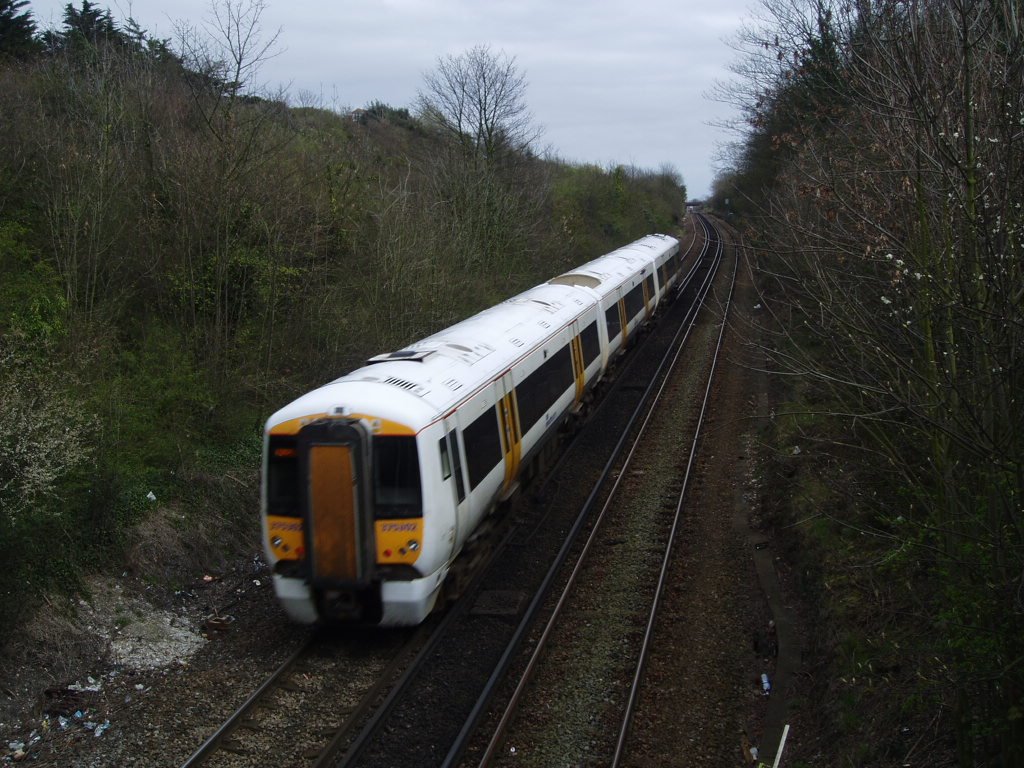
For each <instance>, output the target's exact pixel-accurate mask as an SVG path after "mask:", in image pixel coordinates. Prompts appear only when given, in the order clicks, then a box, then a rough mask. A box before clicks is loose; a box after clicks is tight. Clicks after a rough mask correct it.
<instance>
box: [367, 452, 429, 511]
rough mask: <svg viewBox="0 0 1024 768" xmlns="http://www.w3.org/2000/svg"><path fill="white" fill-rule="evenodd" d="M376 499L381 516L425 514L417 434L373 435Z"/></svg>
mask: <svg viewBox="0 0 1024 768" xmlns="http://www.w3.org/2000/svg"><path fill="white" fill-rule="evenodd" d="M373 501H374V513H375V515H376V517H377V518H396V517H421V516H422V515H423V498H422V492H421V490H420V460H419V456H418V455H417V453H416V438H415V437H374V438H373Z"/></svg>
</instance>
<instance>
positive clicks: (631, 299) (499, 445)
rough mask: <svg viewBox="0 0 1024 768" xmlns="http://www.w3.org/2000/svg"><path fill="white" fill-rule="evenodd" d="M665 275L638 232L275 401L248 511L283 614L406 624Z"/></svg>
mask: <svg viewBox="0 0 1024 768" xmlns="http://www.w3.org/2000/svg"><path fill="white" fill-rule="evenodd" d="M681 270H682V257H681V255H680V250H679V241H678V240H677V239H676V238H674V237H671V236H669V235H663V234H655V235H648V236H646V237H643V238H641V239H639V240H636V241H635V242H633V243H630V244H629V245H626V246H624V247H622V248H619V249H618V250H615V251H613V252H611V253H608V254H606V255H604V256H601V257H599V258H597V259H594V260H593V261H590V262H588V263H586V264H584V265H582V266H580V267H578V268H576V269H574V270H572V271H570V272H566V273H565V274H562V275H559V276H557V277H555V278H552V279H551V280H548V281H547V282H546V283H544V284H542V285H538V286H536V287H534V288H531V289H529V290H527V291H525V292H523V293H521V294H519V295H517V296H514V297H512V298H510V299H507V300H506V301H504V302H502V303H501V304H498V305H497V306H494V307H491V308H490V309H487V310H484V311H482V312H480V313H479V314H476V315H474V316H472V317H470V318H468V319H467V320H464V321H462V322H460V323H458V324H456V325H453V326H451V327H450V328H447V329H445V330H443V331H441V332H439V333H436V334H434V335H433V336H430V337H428V338H425V339H423V340H421V341H417V342H415V343H413V344H410V345H408V346H407V347H405V348H403V349H400V350H398V351H395V352H389V353H386V354H381V355H378V356H376V357H373V358H371V359H370V360H368V361H367V363H366V365H364V366H363V367H361V368H358V369H357V370H355V371H352V372H351V373H348V374H346V375H344V376H342V377H341V378H338V379H335V380H334V381H331V382H329V383H327V384H324V385H323V386H321V387H319V388H317V389H314V390H312V391H311V392H308V393H306V394H305V395H302V396H301V397H299V398H298V399H296V400H294V401H292V402H291V403H288V404H287V405H285V406H284V407H283V408H281V409H280V410H278V411H277V412H276V413H274V414H273V415H272V416H271V417H270V418H269V419H268V420H267V422H266V426H265V429H264V436H263V459H262V470H263V471H262V480H261V517H262V524H263V542H264V547H265V550H266V555H267V558H268V562H269V565H270V568H271V570H272V574H273V584H274V590H275V594H276V597H277V599H278V600H279V601H280V603H281V605H282V606H283V608H284V611H285V612H286V613H287V615H288V617H289V618H290V619H291V620H293V621H295V622H299V623H304V624H313V623H336V622H343V623H347V622H354V623H358V624H371V625H382V626H411V625H416V624H419V623H421V622H422V621H423V620H424V619H425V618H426V617H427V616H428V615H429V614H430V613H431V611H432V610H433V609H434V607H435V605H436V604H438V601H439V597H441V596H442V591H443V588H444V585H445V580H446V578H448V577H449V575H450V574H451V573H452V569H453V566H454V564H455V563H456V562H457V558H458V557H459V555H460V553H462V552H463V550H464V549H466V548H467V543H468V542H471V541H473V540H474V536H475V535H476V534H478V533H479V531H480V530H482V529H483V527H485V526H484V523H485V521H487V520H488V518H489V516H491V515H492V514H493V513H494V511H495V510H496V509H498V508H500V507H501V506H502V503H503V502H504V501H507V500H508V499H510V498H511V497H513V496H514V495H515V494H516V491H517V489H518V488H519V486H520V482H521V480H522V478H523V476H524V473H525V471H526V470H527V469H528V468H531V467H532V464H533V462H534V461H535V460H536V459H537V457H538V456H539V455H540V454H541V451H542V449H543V448H544V446H545V445H548V444H549V441H550V440H551V438H552V437H553V436H554V435H555V434H556V432H557V430H558V429H559V427H560V426H561V425H562V424H563V423H564V422H566V421H567V420H568V419H570V418H572V417H573V415H574V414H576V413H578V412H579V410H580V409H581V407H582V405H583V403H584V402H585V400H586V399H587V398H588V397H589V394H590V393H591V391H592V390H593V388H594V387H595V385H597V383H598V382H600V381H601V380H602V378H603V377H605V375H606V373H607V372H608V370H609V367H610V366H611V365H612V363H613V361H614V360H615V359H616V357H617V356H618V355H620V354H621V353H622V352H623V351H624V350H625V349H626V348H627V347H628V346H629V344H630V343H631V341H632V340H633V338H634V337H635V336H636V334H637V333H638V332H639V330H640V328H641V326H642V325H643V324H645V323H647V322H648V321H649V320H650V318H651V316H652V315H653V313H654V312H655V310H656V309H657V308H658V306H659V304H660V303H662V302H663V301H664V300H665V298H666V296H667V295H668V294H669V292H670V291H671V290H672V289H673V287H674V286H675V285H676V283H677V282H678V281H679V280H680V278H681ZM442 602H443V601H442Z"/></svg>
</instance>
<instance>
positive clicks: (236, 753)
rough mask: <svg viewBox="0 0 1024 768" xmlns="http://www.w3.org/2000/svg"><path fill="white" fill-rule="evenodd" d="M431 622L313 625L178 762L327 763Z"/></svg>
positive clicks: (191, 767)
mask: <svg viewBox="0 0 1024 768" xmlns="http://www.w3.org/2000/svg"><path fill="white" fill-rule="evenodd" d="M432 629H433V622H426V623H424V624H423V625H421V626H420V627H419V628H417V629H415V630H412V631H406V632H403V631H398V632H390V633H389V632H384V631H380V630H360V631H357V632H356V633H354V636H353V635H349V636H347V637H344V638H341V637H339V636H338V633H337V632H332V631H330V630H326V629H319V630H314V631H311V632H310V633H309V634H307V635H306V637H305V638H304V639H303V641H302V642H301V643H300V644H299V646H298V648H296V650H295V651H294V652H293V653H292V654H291V655H290V656H289V657H288V658H287V659H286V660H285V661H284V662H283V663H282V664H281V665H280V666H279V667H278V668H277V669H275V670H274V671H273V672H272V673H271V674H270V675H269V676H268V677H267V678H266V679H265V680H264V681H263V683H262V684H261V685H260V686H259V687H258V688H257V689H256V690H255V691H254V692H253V693H252V694H251V695H250V696H249V697H248V698H247V699H246V700H245V701H244V702H243V703H242V705H241V706H239V707H238V708H237V709H236V710H235V711H234V712H233V713H232V714H231V715H229V716H228V718H227V719H226V720H225V721H224V722H223V723H222V724H221V725H220V726H219V727H218V728H217V729H216V730H215V731H214V732H213V733H212V734H211V735H210V737H209V738H208V739H207V740H206V741H205V742H204V743H203V744H202V746H200V747H199V749H197V750H196V751H195V752H194V753H193V754H192V755H191V756H190V757H189V758H188V760H186V761H185V762H184V763H183V764H182V768H198V766H211V767H213V766H243V765H260V766H262V765H268V764H280V765H309V766H311V767H313V766H326V765H329V764H330V761H331V759H332V758H333V757H334V756H335V755H336V754H337V752H338V750H339V749H341V748H342V747H344V746H345V745H346V744H347V742H348V741H349V740H350V739H351V738H352V735H353V732H354V731H355V730H356V728H357V727H358V725H359V724H360V723H361V722H362V721H363V720H365V719H366V717H367V716H368V714H369V713H370V712H372V710H373V708H374V707H375V706H376V705H377V704H378V703H379V701H380V700H381V699H382V697H383V696H385V695H386V692H387V688H388V686H389V685H392V684H394V683H395V681H397V680H400V678H401V675H402V672H403V671H404V670H405V669H407V668H408V667H409V665H410V660H411V659H412V658H413V656H414V654H415V652H416V650H417V649H419V648H420V647H422V645H423V644H424V642H426V639H427V638H428V637H429V635H430V632H431V631H432ZM311 713H312V714H311Z"/></svg>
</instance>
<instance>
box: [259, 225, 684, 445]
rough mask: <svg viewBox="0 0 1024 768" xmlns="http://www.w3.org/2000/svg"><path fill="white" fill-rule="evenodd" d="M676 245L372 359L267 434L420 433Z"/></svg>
mask: <svg viewBox="0 0 1024 768" xmlns="http://www.w3.org/2000/svg"><path fill="white" fill-rule="evenodd" d="M648 241H651V242H648ZM677 242H678V241H676V240H675V239H674V238H671V237H668V236H664V235H662V236H649V237H646V238H643V239H642V240H638V241H636V242H635V243H631V244H630V245H628V246H626V247H624V248H620V249H619V250H617V251H614V252H612V253H610V254H607V255H606V256H602V257H601V258H599V259H595V260H594V261H592V262H589V263H588V264H584V265H583V266H582V267H580V268H579V269H577V270H573V272H570V273H566V275H563V276H561V277H566V276H567V275H569V276H577V277H578V278H584V277H586V278H589V279H590V281H594V280H596V281H597V284H596V285H589V284H588V283H587V282H577V277H573V278H572V279H570V280H559V278H556V279H554V280H551V281H549V282H548V283H544V284H542V285H538V286H536V287H534V288H531V289H529V290H527V291H524V292H523V293H521V294H519V295H517V296H513V297H512V298H511V299H507V300H505V301H503V302H502V303H500V304H498V305H496V306H494V307H491V308H489V309H485V310H484V311H482V312H479V313H478V314H476V315H473V316H472V317H470V318H468V319H466V320H463V321H462V322H460V323H457V324H455V325H453V326H451V327H449V328H446V329H444V330H443V331H440V332H438V333H435V334H434V335H432V336H428V337H427V338H425V339H423V340H421V341H417V342H414V343H412V344H410V345H408V346H407V347H404V348H402V349H400V350H398V351H395V352H389V353H386V354H383V355H378V356H376V357H373V358H371V359H370V360H369V361H368V363H367V365H365V366H363V367H361V368H358V369H357V370H355V371H352V372H351V373H348V374H346V375H344V376H342V377H340V378H338V379H335V380H334V381H332V382H330V383H328V384H325V385H323V386H322V387H320V388H318V389H315V390H313V391H312V392H309V393H307V394H306V395H303V396H302V397H300V398H299V399H298V400H295V401H293V402H292V403H290V404H288V405H286V406H285V407H284V408H282V409H281V410H279V411H278V412H277V413H275V414H274V415H273V416H271V417H270V419H269V420H268V422H267V425H268V428H270V427H271V426H273V425H276V424H279V423H281V422H284V421H288V420H290V419H296V418H302V417H305V416H310V415H313V414H321V413H334V414H338V413H342V412H344V413H366V414H372V415H374V416H378V417H380V418H384V419H388V420H391V421H394V422H397V423H400V424H404V425H406V426H408V427H409V428H411V429H413V430H414V431H419V430H420V429H422V428H423V427H425V426H427V425H428V424H430V423H431V422H433V421H435V420H437V419H438V418H440V417H441V416H443V415H445V414H446V413H448V412H450V411H451V410H452V409H453V408H454V407H455V406H456V405H457V404H458V403H459V402H461V401H462V400H463V399H465V398H466V397H468V396H470V395H471V394H473V393H474V392H476V391H477V390H478V389H479V388H480V387H481V386H484V385H485V384H487V383H489V382H490V381H493V380H494V379H495V378H497V377H499V376H500V375H502V374H503V373H504V372H505V371H507V370H508V369H509V368H510V367H511V366H512V365H513V364H514V363H515V362H516V361H517V360H519V359H520V358H522V357H523V356H524V355H527V354H529V353H530V352H532V351H533V350H535V349H538V348H541V347H543V346H544V345H545V344H546V343H552V344H554V342H553V337H554V336H555V334H556V333H557V332H558V331H559V330H560V329H562V328H564V327H565V326H567V325H568V324H569V323H571V322H573V320H575V319H576V318H577V317H579V316H580V315H581V314H582V313H583V312H585V311H586V309H587V308H588V307H592V306H594V305H595V304H597V303H598V302H599V300H600V299H601V298H603V297H604V296H605V295H607V294H608V293H611V292H613V291H614V290H615V289H616V288H618V287H619V286H620V285H621V284H622V283H623V282H625V281H627V280H629V279H630V278H631V277H633V276H637V275H638V274H639V273H640V272H641V271H642V269H643V267H645V266H646V265H647V264H651V263H654V262H655V261H656V260H657V256H658V255H660V254H661V253H664V252H665V251H667V250H670V249H671V247H672V245H674V244H677ZM552 351H554V350H552ZM339 408H344V411H340V410H339Z"/></svg>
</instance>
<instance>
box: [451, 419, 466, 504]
mask: <svg viewBox="0 0 1024 768" xmlns="http://www.w3.org/2000/svg"><path fill="white" fill-rule="evenodd" d="M448 441H449V444H450V445H451V447H452V459H453V462H452V463H453V466H452V469H453V470H454V472H455V490H456V492H457V493H458V495H459V502H462V501H464V500H465V498H466V486H465V485H464V483H463V481H462V456H461V455H460V453H459V433H458V432H457V431H456V430H454V429H453V430H452V431H451V432H449V433H448Z"/></svg>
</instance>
